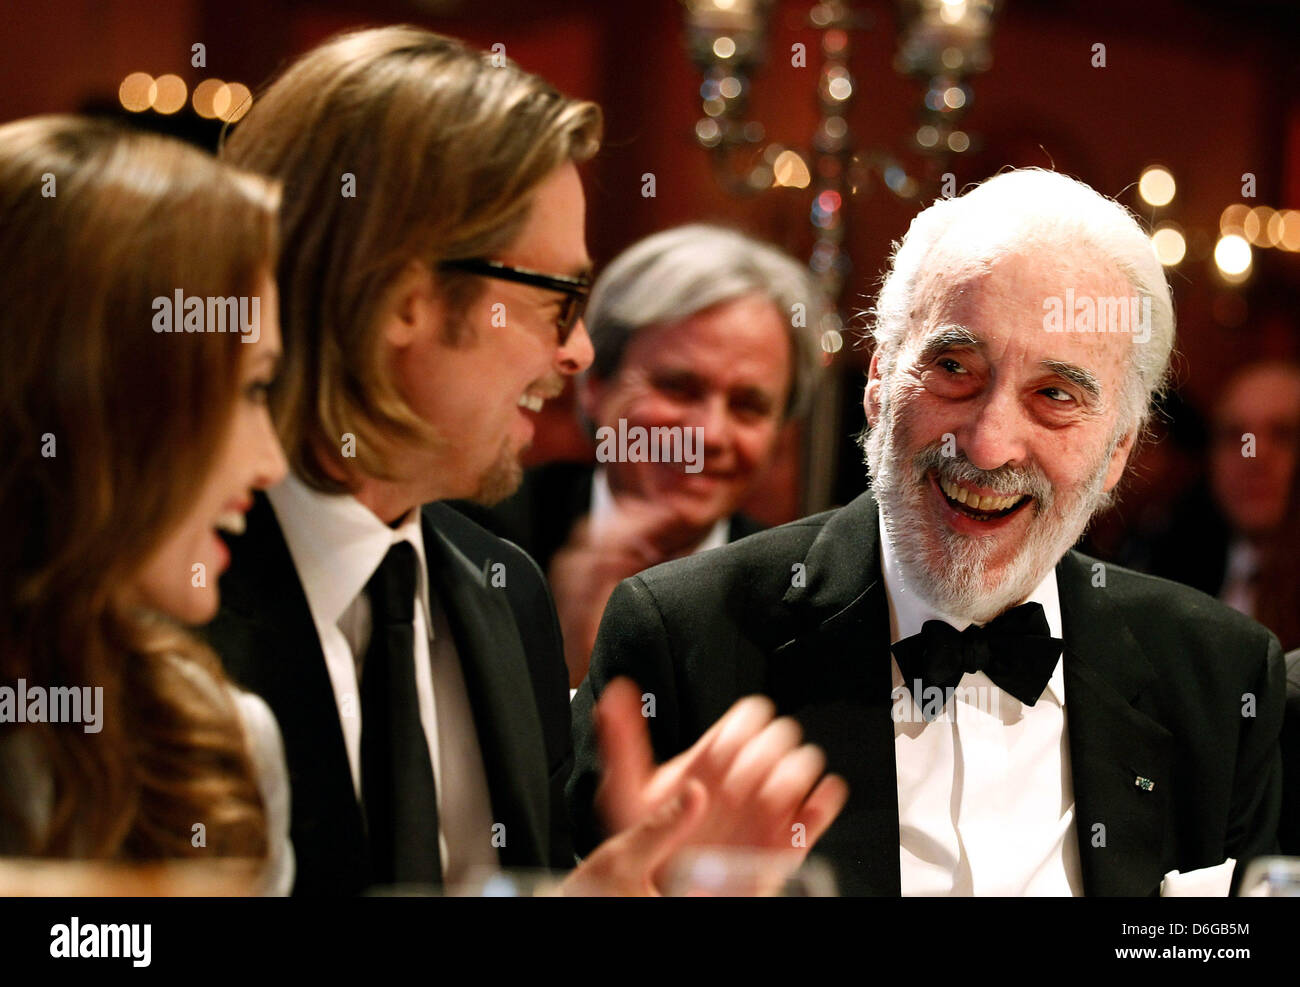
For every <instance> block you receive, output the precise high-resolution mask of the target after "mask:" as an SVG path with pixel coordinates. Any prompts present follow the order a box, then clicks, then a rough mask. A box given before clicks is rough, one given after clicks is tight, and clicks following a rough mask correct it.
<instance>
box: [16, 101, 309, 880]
mask: <svg viewBox="0 0 1300 987" xmlns="http://www.w3.org/2000/svg"><path fill="white" fill-rule="evenodd" d="M277 206H278V189H277V187H276V186H275V185H274V184H272V183H269V182H267V181H265V180H263V179H261V178H257V177H255V176H252V175H250V174H247V173H243V172H240V171H237V170H235V169H233V168H231V167H229V166H227V165H224V164H221V163H219V162H218V161H216V160H215V159H214V158H212V157H210V156H208V155H206V154H204V153H202V152H201V151H199V150H197V149H194V148H190V147H188V146H186V145H183V144H180V143H178V142H176V141H171V140H168V139H165V138H160V137H154V136H150V135H146V134H140V133H131V132H126V131H124V130H121V129H119V128H118V127H116V126H113V125H111V124H108V123H105V122H99V121H93V120H89V119H83V118H77V117H70V116H46V117H35V118H31V119H26V120H20V121H17V122H15V123H10V124H6V125H4V126H0V449H3V450H4V457H3V459H0V517H3V519H4V535H3V537H2V538H0V853H4V854H7V855H12V856H22V857H38V858H40V857H44V858H72V859H80V860H99V861H134V862H144V861H162V860H168V859H175V858H190V859H211V858H216V857H221V858H228V857H229V858H244V859H249V860H253V861H258V862H260V863H259V865H258V870H259V877H258V882H259V883H258V885H257V887H256V889H257V890H262V891H267V892H272V893H284V892H287V891H288V888H289V885H290V883H291V881H292V871H293V863H292V851H291V849H290V847H289V844H288V837H287V832H288V791H287V783H286V780H285V771H284V763H283V752H282V748H281V745H280V737H279V731H278V729H277V727H276V724H275V720H274V718H273V717H272V716H271V713H270V710H269V709H268V708H267V707H266V706H265V704H264V703H262V701H261V700H260V699H257V698H256V697H253V696H250V695H247V694H245V693H242V692H239V691H238V690H236V689H235V688H234V687H233V686H232V685H231V684H230V683H229V682H228V681H227V679H226V677H225V675H224V674H223V672H222V668H221V665H220V663H219V662H218V660H217V658H216V656H215V655H214V654H213V653H212V652H211V651H210V650H208V648H207V647H206V646H204V645H203V644H202V643H200V642H199V641H198V640H197V639H196V638H195V637H193V636H192V635H191V634H190V633H188V631H187V630H186V629H185V627H184V625H186V624H199V623H202V622H205V621H207V620H208V619H210V618H211V617H212V616H213V614H214V613H215V612H216V609H217V603H218V599H217V580H218V577H219V575H220V571H221V569H223V568H224V567H225V565H226V563H227V562H228V558H229V556H228V551H227V548H226V546H225V544H224V543H223V541H222V540H221V537H220V535H219V533H218V532H219V531H234V532H238V531H239V530H241V528H242V520H243V512H244V511H246V510H247V508H248V506H249V505H250V503H251V495H252V491H253V490H254V489H259V488H263V487H266V486H268V485H271V484H273V483H275V482H277V481H278V480H279V479H280V477H281V476H282V475H283V473H284V470H285V465H284V459H283V456H282V454H281V451H280V447H279V445H278V443H277V441H276V438H275V433H274V430H273V427H272V425H271V421H270V418H269V415H268V412H267V408H266V404H265V397H266V390H267V388H268V386H269V385H270V383H271V380H272V377H273V376H274V372H275V366H276V363H277V361H278V358H279V348H280V340H279V327H278V322H277V311H276V310H277V300H276V295H275V286H274V282H273V280H272V273H271V272H273V271H274V269H275V257H276V234H275V230H276V211H277ZM196 300H197V301H196ZM214 300H215V301H214ZM6 699H8V704H7V705H6ZM70 714H72V716H75V717H76V718H77V719H78V722H67V720H68V719H70V718H72V717H71V716H70Z"/></svg>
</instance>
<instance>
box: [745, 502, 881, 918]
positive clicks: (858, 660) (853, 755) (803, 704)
mask: <svg viewBox="0 0 1300 987" xmlns="http://www.w3.org/2000/svg"><path fill="white" fill-rule="evenodd" d="M798 565H799V566H802V571H801V570H800V569H799V568H798V567H797V566H796V567H795V569H794V570H793V572H792V580H791V582H792V585H791V587H790V589H789V591H788V592H787V593H786V595H785V600H784V603H785V605H786V607H787V608H788V612H789V616H790V619H791V621H792V623H791V632H792V635H793V636H792V637H791V639H790V640H789V641H788V642H787V643H785V644H784V645H782V646H781V647H780V648H778V649H777V650H776V652H775V653H774V654H773V656H772V659H771V662H770V664H769V668H768V682H767V683H766V686H767V693H768V695H769V696H770V697H771V698H772V699H773V701H774V702H776V704H777V706H778V709H779V711H780V712H781V713H783V714H789V715H791V716H794V717H795V719H797V720H798V721H799V723H800V724H801V725H802V726H803V728H804V733H805V736H806V738H807V739H808V740H809V741H811V742H813V743H816V744H819V745H820V746H821V747H822V748H823V750H825V751H826V756H827V763H828V767H829V770H832V771H835V772H836V773H838V774H840V775H842V776H843V777H844V778H845V780H846V781H847V782H848V784H849V793H850V794H849V802H848V805H846V806H845V809H844V811H843V812H842V813H841V814H840V816H839V818H838V819H837V820H836V821H835V823H834V824H833V825H832V826H831V828H830V829H829V830H828V831H827V833H826V835H825V836H823V837H822V840H821V842H819V843H818V845H817V848H815V849H814V851H813V852H814V853H816V852H817V851H818V849H820V850H821V851H822V852H824V853H827V854H831V855H834V856H835V857H836V858H838V859H842V860H851V861H853V872H852V873H848V872H843V873H841V874H839V875H838V877H839V879H840V883H841V890H842V891H843V892H844V893H845V894H854V895H862V894H876V895H897V894H899V891H900V879H899V870H898V866H899V863H898V861H899V856H898V846H899V835H898V782H897V775H896V771H895V765H894V726H893V719H892V718H891V716H890V702H891V700H890V688H891V682H892V676H891V665H890V657H889V605H888V600H887V598H886V595H885V584H884V580H883V579H882V577H881V572H880V550H879V529H878V526H877V520H876V504H875V501H874V499H872V497H871V495H870V494H863V495H862V496H860V497H858V498H857V499H856V500H854V501H853V502H852V503H851V504H849V505H848V506H847V507H844V508H842V509H841V510H839V511H837V512H836V513H835V514H834V515H832V516H831V517H830V518H829V519H828V520H827V522H826V524H825V526H824V527H823V528H822V530H821V532H820V533H819V534H818V536H817V538H816V539H815V540H814V541H813V544H812V545H811V546H810V548H809V550H808V553H807V556H806V557H805V558H804V559H803V560H802V561H801V562H799V563H798Z"/></svg>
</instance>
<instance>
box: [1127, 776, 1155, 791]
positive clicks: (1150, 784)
mask: <svg viewBox="0 0 1300 987" xmlns="http://www.w3.org/2000/svg"><path fill="white" fill-rule="evenodd" d="M1133 784H1135V785H1137V787H1138V788H1140V789H1142V791H1144V792H1149V791H1151V790H1152V789H1154V788H1155V787H1156V783H1155V782H1154V781H1152V780H1151V779H1150V778H1143V777H1142V776H1141V775H1138V776H1137V777H1136V778H1134V779H1133Z"/></svg>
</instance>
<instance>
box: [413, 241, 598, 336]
mask: <svg viewBox="0 0 1300 987" xmlns="http://www.w3.org/2000/svg"><path fill="white" fill-rule="evenodd" d="M438 267H439V268H441V269H442V270H445V271H461V272H463V273H465V274H477V275H479V276H480V277H485V278H496V279H497V280H498V281H511V282H513V283H515V284H526V285H528V286H529V287H532V288H545V289H546V290H547V291H558V292H559V293H560V294H562V295H563V296H564V303H563V304H562V305H561V306H560V315H559V318H558V319H556V320H555V328H556V331H557V332H558V333H559V337H560V345H561V346H563V345H564V344H565V343H567V342H568V341H569V336H570V334H571V333H572V332H573V327H574V326H576V325H577V324H578V320H579V319H581V318H582V313H583V312H584V311H585V310H586V308H587V298H588V296H589V295H590V294H591V275H590V274H579V275H577V276H576V277H575V276H572V275H568V274H543V273H542V272H541V271H530V270H528V269H527V268H523V267H511V266H510V265H509V264H502V263H501V262H500V261H495V260H484V259H483V258H481V257H470V258H466V259H464V260H444V261H442V262H441V263H440V264H439V265H438Z"/></svg>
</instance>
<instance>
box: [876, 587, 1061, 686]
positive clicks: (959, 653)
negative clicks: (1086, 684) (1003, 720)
mask: <svg viewBox="0 0 1300 987" xmlns="http://www.w3.org/2000/svg"><path fill="white" fill-rule="evenodd" d="M1063 643H1064V642H1062V641H1061V639H1060V638H1055V637H1052V636H1051V631H1050V630H1049V629H1048V626H1047V615H1046V614H1044V613H1043V608H1042V606H1041V605H1040V604H1037V603H1025V604H1022V605H1021V606H1018V607H1012V608H1011V609H1010V610H1008V611H1007V612H1006V613H1004V614H1002V615H1001V616H999V617H995V618H994V619H993V620H991V621H989V622H988V623H987V624H985V625H984V626H983V627H976V626H975V625H974V624H971V625H970V626H969V627H967V628H966V629H965V630H964V631H959V630H957V628H955V627H953V626H952V625H951V624H946V623H944V622H943V621H942V620H927V621H926V622H925V624H924V625H923V626H922V627H921V633H920V634H914V635H912V636H911V637H905V638H903V639H902V640H901V641H899V642H898V643H897V644H895V645H894V649H893V650H894V657H895V658H897V659H898V668H899V670H900V671H901V672H902V673H903V681H904V684H905V685H906V686H907V688H908V689H910V690H912V691H913V696H912V698H913V700H915V701H916V702H917V703H918V704H920V703H921V697H920V696H918V695H916V694H915V692H916V687H915V686H914V683H915V682H917V681H918V680H919V681H920V683H921V689H922V690H924V689H925V688H926V687H928V686H938V687H939V689H940V690H942V693H943V695H944V697H945V703H946V697H947V696H948V690H949V689H952V688H955V687H956V686H957V683H958V682H960V681H961V677H962V676H963V675H965V674H966V673H967V672H983V673H984V674H985V675H987V676H988V677H989V678H990V679H992V680H993V684H994V685H996V686H997V687H998V688H999V689H1002V690H1003V691H1004V692H1007V693H1010V694H1011V695H1012V696H1015V697H1016V698H1017V699H1019V700H1020V701H1021V702H1022V703H1024V704H1025V705H1026V706H1032V705H1034V703H1036V702H1038V698H1039V696H1041V695H1042V694H1043V690H1044V689H1046V688H1047V682H1048V680H1049V679H1050V678H1051V677H1052V672H1053V671H1054V670H1055V668H1056V662H1057V659H1058V658H1060V656H1061V648H1062V646H1063Z"/></svg>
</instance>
